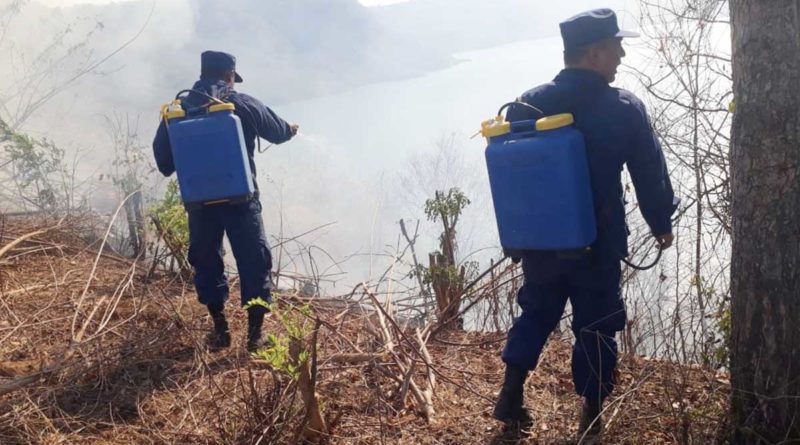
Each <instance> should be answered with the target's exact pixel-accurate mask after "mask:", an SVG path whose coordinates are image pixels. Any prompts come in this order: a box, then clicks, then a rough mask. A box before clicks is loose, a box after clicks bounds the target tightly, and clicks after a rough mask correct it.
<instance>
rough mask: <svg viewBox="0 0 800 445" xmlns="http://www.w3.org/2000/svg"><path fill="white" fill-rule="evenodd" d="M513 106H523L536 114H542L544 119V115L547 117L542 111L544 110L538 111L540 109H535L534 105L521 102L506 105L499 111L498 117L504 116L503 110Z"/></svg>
mask: <svg viewBox="0 0 800 445" xmlns="http://www.w3.org/2000/svg"><path fill="white" fill-rule="evenodd" d="M511 105H521V106H523V107H527V108H530V109H531V110H533V111H535V112H537V113H539V114H540V115H541V116H542V117H544V115H545V114H544V111H542V110H540V109H538V108H536V107H534V106H533V105H531V104H529V103H525V102H520V101H514V102H509V103H507V104H504V105H503V106H502V107H500V109H499V110H497V115H498V116H500V115H502V114H503V110H505V109H506V108H508V107H510V106H511Z"/></svg>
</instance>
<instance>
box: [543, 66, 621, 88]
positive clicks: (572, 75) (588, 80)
mask: <svg viewBox="0 0 800 445" xmlns="http://www.w3.org/2000/svg"><path fill="white" fill-rule="evenodd" d="M554 82H568V83H576V84H579V85H582V86H588V87H591V88H608V87H609V85H608V82H606V79H605V78H604V77H603V76H602V75H601V74H600V73H598V72H596V71H592V70H586V69H582V68H564V69H563V70H561V72H560V73H558V75H557V76H556V78H555V79H554Z"/></svg>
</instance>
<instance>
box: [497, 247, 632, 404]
mask: <svg viewBox="0 0 800 445" xmlns="http://www.w3.org/2000/svg"><path fill="white" fill-rule="evenodd" d="M612 258H613V257H599V256H598V255H595V254H587V255H585V256H583V257H579V258H571V259H570V258H561V257H558V256H557V255H556V254H555V253H544V252H538V253H531V254H526V255H525V256H523V259H522V270H523V274H524V276H525V283H524V284H523V286H522V287H521V288H520V290H519V293H518V295H517V301H518V302H519V305H520V306H521V307H522V314H521V315H520V316H519V317H518V318H517V319H516V320H514V325H513V326H512V327H511V330H510V331H509V333H508V342H507V343H506V347H505V349H504V350H503V361H504V362H505V363H507V364H511V365H515V366H518V367H520V368H524V369H527V370H533V369H535V368H536V365H537V363H538V361H539V355H540V354H541V352H542V348H544V345H545V342H546V341H547V338H548V337H549V335H550V333H551V332H552V331H553V329H555V328H556V326H557V325H558V323H559V321H560V320H561V318H562V316H563V314H564V308H565V306H566V303H567V300H569V301H570V302H571V304H572V317H573V318H572V331H573V333H574V334H575V344H574V347H573V350H572V379H573V383H574V384H575V392H576V393H577V394H578V395H580V396H583V397H586V398H587V399H588V400H589V401H590V402H596V401H601V400H603V399H605V398H606V397H607V396H608V395H609V394H610V393H611V392H612V391H613V389H614V383H615V382H614V369H615V368H616V364H617V342H616V340H615V335H616V333H617V332H618V331H621V330H623V329H624V328H625V321H626V314H625V304H624V302H623V301H622V298H621V294H620V265H619V261H618V260H614V259H612Z"/></svg>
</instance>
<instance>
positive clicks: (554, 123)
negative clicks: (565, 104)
mask: <svg viewBox="0 0 800 445" xmlns="http://www.w3.org/2000/svg"><path fill="white" fill-rule="evenodd" d="M573 123H575V118H574V117H572V114H571V113H563V114H554V115H552V116H547V117H543V118H541V119H539V120H538V121H536V130H538V131H547V130H555V129H557V128H563V127H566V126H567V125H572V124H573Z"/></svg>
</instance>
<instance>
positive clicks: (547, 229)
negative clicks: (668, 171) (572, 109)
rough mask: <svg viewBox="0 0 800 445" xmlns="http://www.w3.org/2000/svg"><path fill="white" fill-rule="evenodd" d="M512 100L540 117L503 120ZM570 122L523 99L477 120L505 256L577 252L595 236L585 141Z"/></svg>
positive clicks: (565, 117)
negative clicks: (524, 101)
mask: <svg viewBox="0 0 800 445" xmlns="http://www.w3.org/2000/svg"><path fill="white" fill-rule="evenodd" d="M511 105H517V106H526V107H530V108H533V109H534V110H535V111H536V112H538V113H539V114H541V115H542V118H540V119H538V120H526V121H518V122H507V121H506V120H505V118H504V117H503V115H502V113H503V110H505V109H506V108H507V107H508V106H511ZM573 124H574V118H573V115H572V114H569V113H566V114H557V115H553V116H544V113H542V111H541V110H539V109H538V108H536V107H533V106H532V105H529V104H526V103H522V102H510V103H507V104H505V105H503V106H502V107H501V108H500V110H499V111H498V112H497V116H496V117H495V118H493V119H489V120H487V121H484V122H482V123H481V134H482V135H483V136H484V137H485V138H486V140H487V142H488V146H487V147H486V166H487V168H488V172H489V184H490V187H491V192H492V201H493V202H494V211H495V217H496V220H497V228H498V232H499V233H500V244H501V246H502V247H503V251H504V252H505V253H506V254H507V255H508V256H511V257H519V256H520V255H521V253H522V252H524V251H531V250H539V251H555V252H580V251H583V250H587V249H590V248H591V245H592V243H593V242H594V241H595V238H596V237H597V221H596V218H595V211H594V205H593V202H592V189H591V180H590V172H589V165H588V161H587V157H586V147H585V143H584V139H583V135H582V134H581V132H580V131H579V130H578V129H577V128H575V127H574V125H573ZM620 256H621V255H620ZM660 258H661V249H659V250H658V256H657V258H656V259H655V261H654V262H653V263H652V264H650V265H647V266H641V265H636V264H632V263H630V262H629V261H628V260H626V259H625V258H621V259H622V261H624V262H625V264H627V265H629V266H631V267H632V268H634V269H638V270H646V269H650V268H652V267H653V266H655V265H656V263H657V262H658V261H659V260H660Z"/></svg>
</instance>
